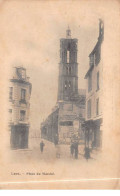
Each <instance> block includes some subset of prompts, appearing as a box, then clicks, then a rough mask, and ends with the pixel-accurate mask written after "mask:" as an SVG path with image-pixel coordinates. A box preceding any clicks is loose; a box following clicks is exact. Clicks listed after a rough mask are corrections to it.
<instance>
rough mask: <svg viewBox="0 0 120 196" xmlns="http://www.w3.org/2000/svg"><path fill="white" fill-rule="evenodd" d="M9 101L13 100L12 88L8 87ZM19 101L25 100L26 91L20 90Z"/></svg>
mask: <svg viewBox="0 0 120 196" xmlns="http://www.w3.org/2000/svg"><path fill="white" fill-rule="evenodd" d="M9 99H10V100H13V87H10V89H9ZM21 100H22V101H25V100H26V89H21Z"/></svg>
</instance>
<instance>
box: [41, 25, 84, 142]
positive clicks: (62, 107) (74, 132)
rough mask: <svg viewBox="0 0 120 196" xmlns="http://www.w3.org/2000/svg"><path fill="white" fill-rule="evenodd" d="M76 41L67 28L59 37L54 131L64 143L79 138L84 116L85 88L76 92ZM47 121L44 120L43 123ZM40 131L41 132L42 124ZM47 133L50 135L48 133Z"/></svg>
mask: <svg viewBox="0 0 120 196" xmlns="http://www.w3.org/2000/svg"><path fill="white" fill-rule="evenodd" d="M77 43H78V40H77V39H72V38H71V30H70V29H69V28H68V29H67V31H66V38H62V39H60V63H59V78H58V98H57V104H56V107H55V108H57V109H56V111H57V112H56V115H57V121H56V123H57V124H58V125H57V134H56V131H55V132H54V135H57V138H58V139H57V140H58V141H59V143H65V144H67V143H70V141H71V140H72V139H73V138H75V137H76V138H78V137H79V138H80V136H81V133H82V126H81V124H82V122H83V121H84V118H85V90H81V91H79V92H80V93H79V92H78V63H77ZM52 114H53V113H52ZM49 120H50V118H49ZM49 120H48V121H49ZM48 121H47V122H46V121H45V124H47V123H48ZM49 122H50V121H49ZM52 123H53V122H52V121H51V127H53V126H52ZM44 126H45V125H44ZM41 132H42V133H43V126H42V127H41ZM48 132H50V129H49V130H48ZM47 135H48V137H50V136H49V134H47ZM45 137H46V138H47V136H45ZM45 137H44V138H45ZM53 137H54V138H56V136H53ZM48 140H49V139H48ZM52 141H53V140H52Z"/></svg>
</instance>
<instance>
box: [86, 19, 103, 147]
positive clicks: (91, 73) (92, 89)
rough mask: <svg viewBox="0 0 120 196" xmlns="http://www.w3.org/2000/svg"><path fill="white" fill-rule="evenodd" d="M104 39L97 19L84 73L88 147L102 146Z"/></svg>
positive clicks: (101, 24)
mask: <svg viewBox="0 0 120 196" xmlns="http://www.w3.org/2000/svg"><path fill="white" fill-rule="evenodd" d="M103 40H104V23H103V21H102V20H100V21H99V36H98V41H97V43H96V45H95V47H94V49H93V50H92V52H91V53H90V55H89V70H88V71H87V73H86V75H85V79H86V80H87V90H86V121H85V127H86V142H87V143H88V145H89V147H93V148H100V147H101V146H102V131H103V130H102V127H103V126H102V124H103V123H102V122H103V119H102V116H103V115H102V114H103V111H102V75H103V74H102V70H103V56H102V45H103Z"/></svg>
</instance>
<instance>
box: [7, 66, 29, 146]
mask: <svg viewBox="0 0 120 196" xmlns="http://www.w3.org/2000/svg"><path fill="white" fill-rule="evenodd" d="M31 88H32V85H31V83H30V82H29V77H27V75H26V69H25V68H23V67H14V68H13V75H12V78H11V79H10V86H9V128H10V146H11V148H12V149H23V148H28V136H29V112H30V96H31Z"/></svg>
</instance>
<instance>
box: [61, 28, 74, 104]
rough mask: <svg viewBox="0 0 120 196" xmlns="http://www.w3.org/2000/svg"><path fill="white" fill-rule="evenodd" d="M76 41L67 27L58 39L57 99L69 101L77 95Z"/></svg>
mask: <svg viewBox="0 0 120 196" xmlns="http://www.w3.org/2000/svg"><path fill="white" fill-rule="evenodd" d="M77 42H78V40H77V39H72V38H71V30H70V29H69V27H68V29H67V31H66V38H62V39H60V63H59V81H58V101H60V100H62V101H71V100H74V98H75V97H76V96H77V95H78V63H77Z"/></svg>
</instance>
